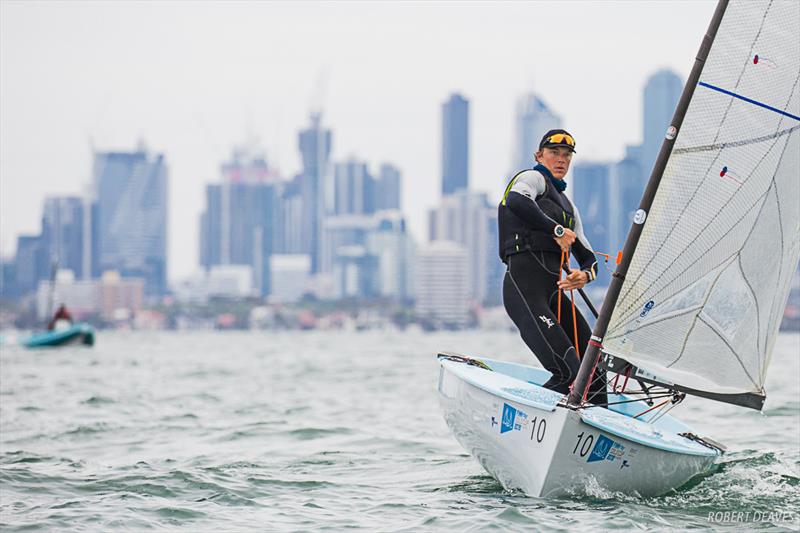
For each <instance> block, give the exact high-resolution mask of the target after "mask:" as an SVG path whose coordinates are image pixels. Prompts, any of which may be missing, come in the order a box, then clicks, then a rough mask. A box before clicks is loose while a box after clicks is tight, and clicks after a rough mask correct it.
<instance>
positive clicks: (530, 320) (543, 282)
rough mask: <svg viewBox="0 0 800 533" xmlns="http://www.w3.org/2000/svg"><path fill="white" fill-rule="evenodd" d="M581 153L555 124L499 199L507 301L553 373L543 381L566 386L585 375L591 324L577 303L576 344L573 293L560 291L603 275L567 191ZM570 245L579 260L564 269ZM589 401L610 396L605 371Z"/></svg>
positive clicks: (563, 390)
mask: <svg viewBox="0 0 800 533" xmlns="http://www.w3.org/2000/svg"><path fill="white" fill-rule="evenodd" d="M574 154H575V139H574V138H573V137H572V135H570V134H569V133H568V132H567V131H565V130H562V129H557V130H550V131H548V132H547V133H546V134H545V135H544V137H543V138H542V140H541V142H540V143H539V149H538V151H537V152H536V153H535V155H534V157H535V159H536V166H534V167H533V168H532V169H527V170H523V171H521V172H519V173H517V174H516V175H515V176H514V177H513V179H512V180H511V181H510V182H509V184H508V186H507V187H506V190H505V193H504V194H503V199H502V201H501V202H500V205H499V207H498V224H499V232H498V233H499V237H500V259H502V261H503V262H504V263H505V264H506V267H507V270H506V274H505V278H504V279H503V305H504V306H505V308H506V311H507V312H508V314H509V316H510V317H511V319H512V320H513V321H514V324H516V326H517V328H519V331H520V335H521V336H522V339H523V340H524V341H525V344H527V345H528V348H530V349H531V351H532V352H533V354H534V355H535V356H536V357H537V358H538V359H539V362H540V363H541V364H542V365H543V366H544V368H545V369H547V370H548V371H549V372H550V373H551V374H552V377H551V378H550V379H549V380H548V381H547V383H545V384H544V386H545V387H546V388H548V389H552V390H554V391H557V392H560V393H562V394H567V393H568V392H569V387H570V385H571V384H572V382H573V381H574V379H575V377H576V376H577V375H578V367H579V366H580V359H579V357H580V355H582V354H583V353H584V351H585V350H586V347H587V344H588V342H589V338H590V336H591V333H592V332H591V329H590V328H589V325H588V324H587V323H586V320H585V319H584V318H583V315H582V314H581V313H580V311H579V310H578V309H577V308H576V309H575V319H576V320H575V322H576V325H577V330H578V346H574V341H573V339H574V333H573V332H574V329H573V327H574V323H573V317H572V303H571V302H570V300H569V299H568V298H567V296H566V294H561V296H560V297H559V291H567V290H577V289H580V288H582V287H583V286H585V285H586V284H587V283H589V282H591V281H593V280H594V279H595V278H596V277H597V261H596V260H595V256H594V252H593V251H592V247H591V245H590V244H589V241H588V240H587V239H586V236H585V235H584V233H583V228H582V225H581V217H580V214H579V213H578V210H577V209H576V208H575V206H574V205H573V204H572V202H570V200H569V199H568V198H567V197H566V195H565V194H564V190H565V189H566V188H567V184H566V182H565V181H564V177H565V176H566V174H567V171H568V170H569V166H570V163H571V161H572V156H573V155H574ZM565 253H566V254H567V255H566V258H567V260H568V258H569V254H572V255H573V256H574V257H575V258H576V260H577V262H578V264H579V265H580V268H579V269H570V272H569V274H567V275H566V276H560V271H561V269H562V260H563V259H564V254H565ZM559 279H560V281H559ZM559 298H560V304H561V313H560V323H559V319H558V316H559V313H558V304H559ZM589 401H591V402H593V403H596V404H604V403H606V402H607V399H606V381H605V375H604V374H603V375H601V376H597V377H596V379H595V380H594V382H593V384H592V387H591V388H590V394H589Z"/></svg>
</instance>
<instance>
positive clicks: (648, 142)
mask: <svg viewBox="0 0 800 533" xmlns="http://www.w3.org/2000/svg"><path fill="white" fill-rule="evenodd" d="M682 90H683V82H682V81H681V79H680V78H679V77H678V75H677V74H675V73H674V72H672V71H670V70H659V71H658V72H656V73H655V74H653V75H652V76H650V77H649V78H648V79H647V83H646V84H645V86H644V142H643V143H642V160H641V162H640V164H641V167H642V171H643V172H644V174H646V176H647V177H649V176H650V171H651V170H652V168H653V164H654V163H655V161H656V156H658V151H659V150H660V149H661V144H662V143H663V141H664V133H665V132H666V131H667V127H668V126H669V124H670V121H671V120H672V115H673V114H674V113H675V107H676V106H677V105H678V100H679V99H680V97H681V91H682Z"/></svg>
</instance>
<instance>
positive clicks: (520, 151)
mask: <svg viewBox="0 0 800 533" xmlns="http://www.w3.org/2000/svg"><path fill="white" fill-rule="evenodd" d="M560 127H561V117H559V116H558V115H556V114H555V113H554V112H553V111H552V110H551V109H550V108H549V107H548V106H547V104H545V103H544V100H542V99H541V98H540V97H539V96H538V95H536V94H535V93H528V94H525V95H523V96H521V97H520V98H519V100H517V106H516V109H515V114H514V153H513V155H512V167H511V172H512V173H517V172H519V171H520V170H524V169H526V168H532V167H533V166H534V165H535V163H534V158H533V154H534V153H535V152H536V150H537V149H538V148H539V141H540V140H541V139H542V136H544V134H545V133H547V132H548V131H549V130H552V129H557V128H560ZM508 179H511V176H509V177H508Z"/></svg>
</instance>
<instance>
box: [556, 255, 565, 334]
mask: <svg viewBox="0 0 800 533" xmlns="http://www.w3.org/2000/svg"><path fill="white" fill-rule="evenodd" d="M564 253H565V252H564V251H563V250H562V251H561V263H560V264H559V265H558V281H559V282H560V281H561V274H562V273H563V272H564V269H562V268H561V265H563V264H564ZM556 288H557V289H558V304H557V307H558V310H557V311H556V320H557V321H558V323H559V324H561V287H559V286H558V285H556Z"/></svg>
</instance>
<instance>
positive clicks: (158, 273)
mask: <svg viewBox="0 0 800 533" xmlns="http://www.w3.org/2000/svg"><path fill="white" fill-rule="evenodd" d="M93 174H94V179H93V183H94V193H95V201H96V218H95V220H94V221H93V224H96V226H95V227H96V231H97V235H96V237H97V242H96V246H93V250H94V253H95V254H96V257H97V260H96V263H97V265H98V268H99V269H100V270H101V271H108V270H113V271H117V272H119V273H120V274H121V275H122V276H123V277H139V278H142V279H144V282H145V293H146V294H148V295H161V294H164V293H165V292H166V288H167V283H166V281H167V165H166V162H165V161H164V156H163V155H161V154H157V155H151V154H149V153H147V152H146V151H145V149H144V148H143V147H140V148H139V149H138V150H137V151H135V152H97V153H95V156H94V170H93Z"/></svg>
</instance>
